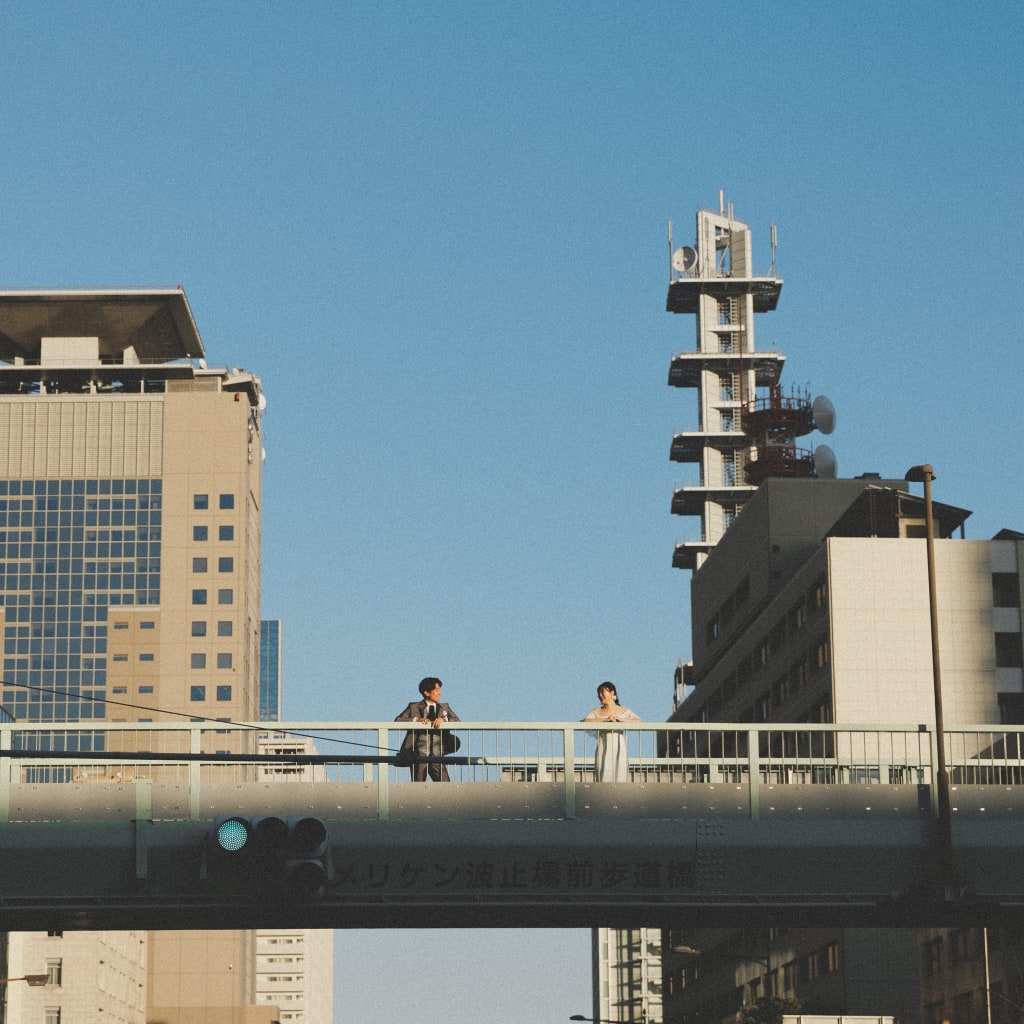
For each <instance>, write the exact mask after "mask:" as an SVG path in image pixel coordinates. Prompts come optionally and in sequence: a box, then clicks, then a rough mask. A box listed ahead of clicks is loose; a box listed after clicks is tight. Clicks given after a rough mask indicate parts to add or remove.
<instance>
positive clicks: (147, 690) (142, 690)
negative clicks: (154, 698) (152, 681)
mask: <svg viewBox="0 0 1024 1024" xmlns="http://www.w3.org/2000/svg"><path fill="white" fill-rule="evenodd" d="M152 692H153V687H152V686H140V687H139V693H152Z"/></svg>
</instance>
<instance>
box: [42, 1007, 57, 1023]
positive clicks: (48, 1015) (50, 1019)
mask: <svg viewBox="0 0 1024 1024" xmlns="http://www.w3.org/2000/svg"><path fill="white" fill-rule="evenodd" d="M43 1024H60V1007H59V1006H47V1007H46V1009H45V1010H43Z"/></svg>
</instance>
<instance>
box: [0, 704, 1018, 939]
mask: <svg viewBox="0 0 1024 1024" xmlns="http://www.w3.org/2000/svg"><path fill="white" fill-rule="evenodd" d="M414 728H418V727H414ZM607 728H609V727H608V726H595V725H594V724H592V723H588V724H587V725H586V726H584V725H581V724H579V723H560V722H555V723H550V722H548V723H536V722H532V723H531V722H522V723H496V722H481V723H471V724H466V723H459V724H458V725H457V726H455V727H454V731H455V733H456V735H457V736H458V737H459V740H460V743H461V747H460V749H459V751H458V753H457V754H454V755H452V756H449V757H445V758H444V761H445V764H446V766H447V768H448V771H449V773H450V775H451V779H452V781H451V782H450V783H447V784H443V783H441V784H439V783H434V782H429V783H420V784H417V783H413V782H411V781H408V779H409V770H408V768H407V767H403V766H401V765H398V764H396V763H395V759H396V758H395V755H396V754H397V752H398V751H399V749H400V746H401V741H402V738H403V737H404V735H405V733H406V726H405V725H403V726H402V727H401V728H399V727H398V726H396V724H395V723H393V722H388V723H376V722H348V723H323V722H297V723H288V724H284V723H275V724H274V726H273V729H272V730H271V728H270V727H269V726H268V724H267V723H251V724H235V723H222V722H202V723H183V724H168V723H128V724H118V723H96V724H85V723H79V724H77V725H74V726H63V725H61V726H54V725H28V724H22V723H15V724H5V725H0V913H2V921H3V923H2V925H0V927H2V928H3V929H5V930H7V929H10V930H43V929H46V930H50V929H76V928H79V929H106V928H114V929H126V928H152V929H161V928H242V927H285V926H289V927H324V928H347V927H358V928H367V927H403V926H415V927H424V926H439V927H441V926H443V927H461V926H467V927H470V926H471V927H536V926H541V927H543V926H558V927H589V926H598V925H600V926H608V927H630V926H639V925H645V926H657V925H659V924H661V925H666V926H667V925H675V926H678V925H679V924H680V923H681V922H683V921H685V922H687V923H690V924H699V923H706V924H711V923H716V924H727V923H733V922H737V921H738V922H743V923H756V922H764V923H771V924H773V925H780V926H781V925H786V924H793V925H797V924H803V925H807V924H813V923H822V924H824V923H825V922H828V923H832V924H836V923H842V924H847V925H861V926H869V925H870V926H886V925H892V926H897V925H898V926H925V925H935V926H947V927H952V926H958V925H960V924H970V923H983V924H989V925H991V924H994V923H995V922H996V921H997V920H1000V919H1006V918H1009V917H1024V856H1022V853H1024V841H1022V829H1024V742H1022V739H1024V736H1022V734H1024V729H1014V728H1005V727H992V726H977V727H958V728H956V729H951V730H947V732H946V735H945V753H946V764H947V766H948V769H949V778H950V796H951V800H950V803H951V825H950V829H949V830H948V831H949V833H950V834H951V836H952V866H951V868H950V866H949V859H948V858H944V857H943V856H942V855H941V853H942V850H941V846H942V837H943V834H944V830H943V829H942V828H938V827H937V824H936V823H937V815H938V810H937V801H936V796H935V792H936V787H935V786H934V785H933V782H934V779H935V777H936V767H935V766H936V760H937V759H936V753H937V748H936V741H935V736H934V734H933V733H932V732H930V731H928V730H927V729H925V728H924V727H923V726H916V725H913V726H907V727H893V726H877V727H871V726H866V727H861V726H857V727H843V726H838V725H822V726H812V725H806V724H799V725H797V724H794V725H787V724H773V725H771V726H762V727H752V726H749V725H745V724H744V725H723V724H716V725H693V724H685V725H682V724H667V723H665V724H657V725H652V724H649V723H630V724H622V725H618V726H615V727H614V728H616V729H618V730H620V731H621V732H622V733H623V734H624V736H625V740H626V743H627V748H628V755H629V775H630V779H629V781H628V782H616V783H602V782H595V781H594V780H593V777H592V765H593V759H594V750H595V744H596V742H597V740H598V737H599V735H600V732H601V730H602V729H607ZM226 817H234V818H238V819H239V822H235V823H234V825H236V826H237V827H238V828H239V829H242V830H244V828H245V827H249V828H251V829H252V830H253V832H252V834H253V835H254V836H256V835H259V834H261V833H260V830H261V829H263V831H264V832H266V834H270V832H273V829H271V830H267V829H265V828H264V826H266V825H267V822H269V823H270V824H272V825H274V826H275V828H277V829H278V831H279V832H280V835H282V836H284V835H286V834H287V833H288V825H289V824H291V825H293V826H294V825H295V822H296V819H304V824H303V826H301V828H303V829H305V831H306V832H308V831H309V830H308V828H305V826H307V825H309V823H310V819H312V822H313V825H314V826H315V827H314V828H313V832H316V831H317V829H318V828H319V829H320V830H321V834H320V835H319V837H315V839H314V842H313V846H312V847H311V848H310V849H308V850H303V851H302V852H301V853H297V852H295V851H291V852H288V851H287V850H286V849H285V847H286V844H287V842H290V840H287V839H284V838H278V839H275V840H274V844H276V845H273V844H272V845H273V850H272V852H271V853H270V854H269V855H268V856H267V857H266V858H264V859H261V858H260V857H259V856H256V855H255V854H253V855H252V856H249V855H248V854H245V855H239V856H238V858H237V859H232V857H233V855H232V854H226V853H225V851H224V850H222V849H221V848H220V846H219V845H218V844H217V843H215V842H214V841H213V839H212V836H213V832H214V826H215V824H216V823H218V822H219V820H220V819H223V818H226ZM274 834H275V835H277V833H276V832H275V833H274ZM316 838H319V839H322V842H320V843H319V845H318V844H317V842H316ZM267 849H270V847H269V846H268V847H267ZM296 867H297V868H298V873H297V874H296V876H295V877H298V878H302V879H303V885H302V886H296V887H294V888H293V887H292V882H291V881H288V882H285V881H283V880H282V879H280V878H278V877H277V875H278V873H280V874H281V875H282V876H283V875H284V873H285V872H286V871H291V870H292V869H295V868H296ZM317 873H319V876H318V875H317ZM311 880H312V884H310V881H311Z"/></svg>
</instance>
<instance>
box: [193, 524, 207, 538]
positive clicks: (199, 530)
mask: <svg viewBox="0 0 1024 1024" xmlns="http://www.w3.org/2000/svg"><path fill="white" fill-rule="evenodd" d="M192 539H193V540H209V539H210V528H209V527H208V526H193V527H192Z"/></svg>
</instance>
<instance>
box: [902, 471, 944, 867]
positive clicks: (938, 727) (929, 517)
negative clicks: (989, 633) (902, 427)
mask: <svg viewBox="0 0 1024 1024" xmlns="http://www.w3.org/2000/svg"><path fill="white" fill-rule="evenodd" d="M904 479H906V480H907V481H908V482H911V483H923V484H924V524H925V550H926V552H927V556H928V614H929V617H930V619H931V628H932V690H933V694H934V699H935V743H936V754H935V770H936V774H937V778H936V779H935V796H936V804H937V808H936V809H937V825H938V846H939V874H940V881H941V882H942V884H943V885H944V886H947V885H950V884H952V882H953V829H952V821H951V815H950V807H949V772H948V770H947V768H946V735H945V728H944V726H943V721H942V673H941V670H940V668H939V611H938V601H937V599H936V588H935V517H934V514H933V510H932V481H933V480H934V479H935V471H934V470H933V469H932V467H931V466H930V465H928V464H927V463H926V464H925V465H923V466H911V467H910V469H908V470H907V473H906V476H905V478H904Z"/></svg>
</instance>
